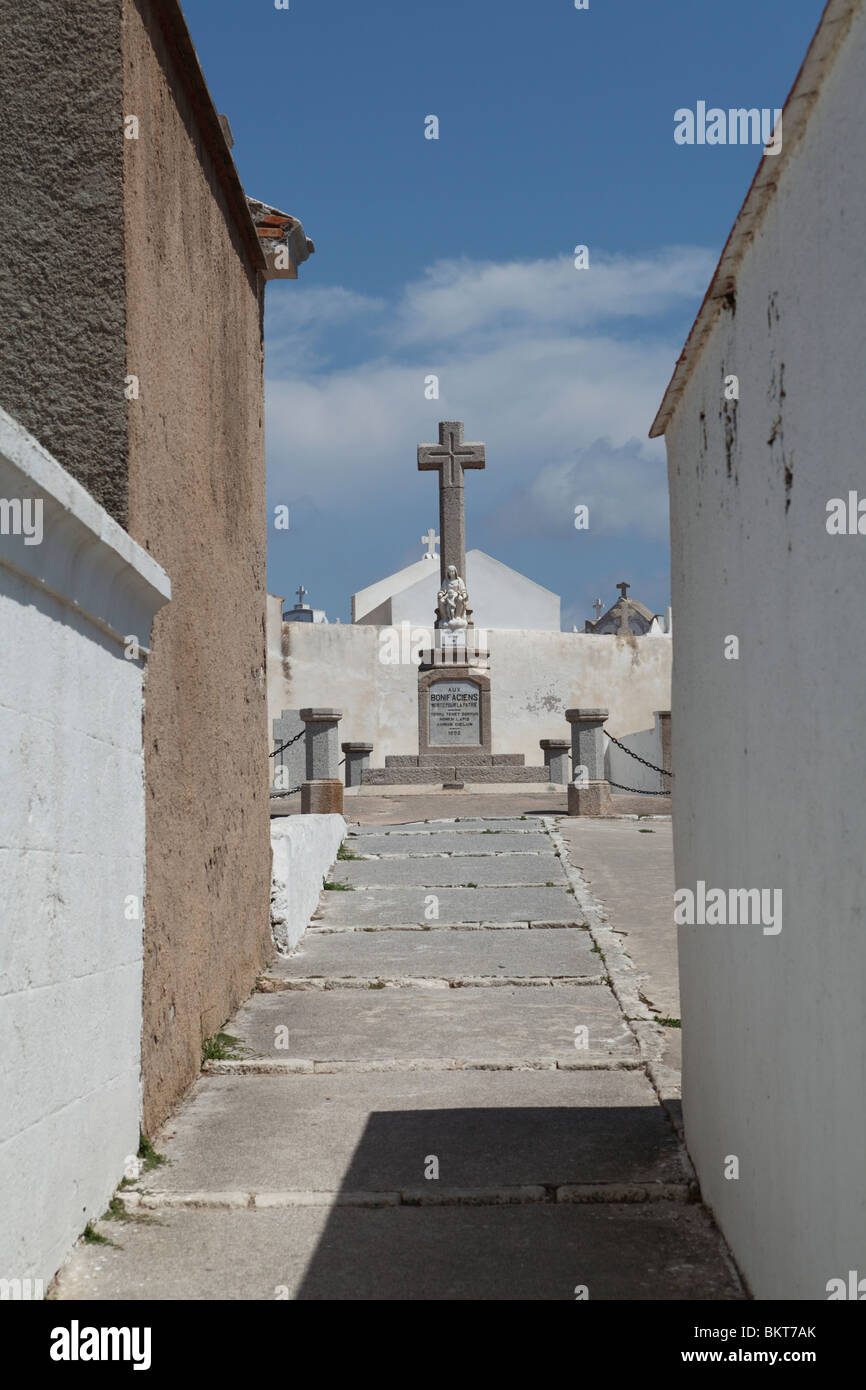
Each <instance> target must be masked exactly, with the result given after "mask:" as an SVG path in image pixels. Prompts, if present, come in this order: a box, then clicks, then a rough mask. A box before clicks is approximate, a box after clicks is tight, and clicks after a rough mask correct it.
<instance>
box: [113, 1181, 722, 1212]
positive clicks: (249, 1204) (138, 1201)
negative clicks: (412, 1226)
mask: <svg viewBox="0 0 866 1390" xmlns="http://www.w3.org/2000/svg"><path fill="white" fill-rule="evenodd" d="M695 1188H696V1185H695V1184H694V1183H689V1182H682V1183H565V1184H562V1185H557V1184H549V1183H538V1184H532V1183H525V1184H521V1185H519V1186H515V1187H489V1188H487V1187H479V1188H474V1187H473V1188H439V1187H438V1186H437V1185H435V1184H431V1186H430V1187H425V1188H407V1189H405V1190H402V1191H397V1192H305V1191H286V1192H139V1191H127V1192H126V1193H125V1194H124V1201H125V1202H126V1203H127V1205H128V1206H129V1207H130V1208H132V1209H133V1210H136V1211H165V1210H183V1209H187V1210H202V1209H204V1210H211V1211H273V1210H276V1209H280V1208H290V1207H400V1206H403V1207H445V1206H449V1207H451V1206H458V1207H470V1206H471V1207H488V1206H515V1205H523V1204H526V1203H540V1202H543V1203H546V1204H550V1205H559V1206H573V1205H575V1204H595V1205H598V1204H606V1205H611V1206H629V1205H636V1204H642V1203H645V1202H678V1203H683V1204H686V1203H691V1202H694V1201H697V1200H699V1198H698V1197H697V1195H696V1190H695Z"/></svg>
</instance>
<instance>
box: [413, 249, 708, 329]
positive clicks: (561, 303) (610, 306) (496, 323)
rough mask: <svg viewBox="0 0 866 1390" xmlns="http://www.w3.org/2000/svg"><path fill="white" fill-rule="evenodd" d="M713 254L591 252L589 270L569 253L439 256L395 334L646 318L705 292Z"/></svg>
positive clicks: (581, 325)
mask: <svg viewBox="0 0 866 1390" xmlns="http://www.w3.org/2000/svg"><path fill="white" fill-rule="evenodd" d="M712 270H713V257H712V256H711V255H710V254H709V253H708V252H706V251H704V250H701V249H698V248H695V247H683V248H676V247H672V248H668V249H666V250H664V251H662V252H659V253H658V254H656V255H652V256H636V257H635V256H632V257H629V256H604V255H602V254H599V255H595V254H593V253H592V252H591V253H590V268H589V269H588V270H575V268H574V262H573V259H572V258H571V257H568V256H560V257H557V258H556V259H554V260H539V261H528V262H523V261H511V262H507V263H505V264H496V263H493V262H487V263H485V262H477V261H468V260H457V261H439V262H437V263H436V264H435V265H433V266H431V267H430V268H429V269H428V270H427V271H426V272H425V274H424V277H423V279H421V280H419V281H417V282H415V283H413V284H409V285H407V286H406V289H405V292H404V294H403V297H402V300H401V301H400V303H399V305H398V307H397V315H396V323H395V325H394V331H395V333H396V335H397V339H398V340H399V341H401V342H403V343H419V342H424V343H427V342H441V341H445V342H447V341H450V340H452V339H454V338H457V337H465V335H467V334H471V335H474V334H476V333H477V332H478V331H479V330H483V329H491V328H496V327H500V328H502V327H505V326H506V325H507V324H522V325H525V326H529V325H533V324H535V325H543V324H562V325H564V326H566V325H570V326H571V327H572V328H585V327H588V326H590V325H591V324H594V323H599V322H602V321H603V320H605V319H610V318H623V317H639V318H648V317H651V316H653V315H657V314H662V313H665V312H667V310H668V309H670V308H671V307H674V306H676V305H678V304H681V303H682V301H683V298H684V297H694V296H696V295H700V294H702V293H703V290H704V289H705V288H706V285H707V283H708V281H709V278H710V276H711V274H712Z"/></svg>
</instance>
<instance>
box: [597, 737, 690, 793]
mask: <svg viewBox="0 0 866 1390" xmlns="http://www.w3.org/2000/svg"><path fill="white" fill-rule="evenodd" d="M604 732H605V733H606V734H607V736H608V738H609V739H610V741H611V743H615V744H616V746H617V748H621V749H622V751H623V753H628V756H629V757H630V758H634V760H635V762H636V763H643V765H644V767H648V768H651V769H652V771H653V772H660V773H661V774H662V776H663V777H673V775H674V774H673V773H672V772H669V771H668V769H667V768H666V767H656V765H655V763H648V762H647V760H646V758H639V757H638V755H637V753H633V752H632V751H631V749H630V748H626V746H625V744H624V743H620V741H619V739H618V738H614V736H613V734H612V733H610V731H609V730H608V729H605V731H604ZM610 785H611V786H613V785H614V784H613V782H611V784H610ZM626 790H629V789H628V788H626ZM656 794H657V793H655V792H652V793H649V792H648V793H647V795H648V796H649V795H653V796H655V795H656Z"/></svg>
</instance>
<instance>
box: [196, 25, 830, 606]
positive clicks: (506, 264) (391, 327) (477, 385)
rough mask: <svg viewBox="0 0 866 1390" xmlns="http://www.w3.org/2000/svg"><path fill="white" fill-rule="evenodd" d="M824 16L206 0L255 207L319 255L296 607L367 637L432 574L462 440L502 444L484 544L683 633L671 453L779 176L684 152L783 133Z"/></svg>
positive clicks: (296, 382)
mask: <svg viewBox="0 0 866 1390" xmlns="http://www.w3.org/2000/svg"><path fill="white" fill-rule="evenodd" d="M822 9H823V0H727V3H726V4H724V5H712V4H709V3H707V0H658V2H657V3H653V0H590V8H589V10H586V11H583V10H581V11H577V10H575V8H574V4H573V0H535V2H534V3H528V2H527V3H523V4H520V3H517V0H498V2H497V0H437V3H435V4H432V3H421V0H366V3H360V2H359V0H290V8H289V9H288V10H277V9H276V8H275V6H274V3H273V0H185V3H184V11H185V13H186V17H187V22H188V24H189V26H190V30H191V32H192V36H193V39H194V41H195V44H196V48H197V50H198V54H199V57H200V59H201V63H202V66H203V68H204V72H205V76H206V78H207V80H208V83H209V85H210V89H211V92H212V94H213V97H214V100H215V102H216V104H217V107H218V109H219V110H220V111H224V112H225V113H226V114H227V115H228V117H229V120H230V122H231V126H232V131H233V134H234V137H235V147H234V151H233V153H234V156H235V159H236V162H237V165H238V169H239V171H240V175H241V178H242V180H243V182H244V186H245V188H246V190H247V192H248V193H250V194H251V195H252V196H254V197H257V198H260V199H262V200H263V201H265V202H269V203H273V204H275V205H276V206H277V207H280V208H282V209H284V210H285V211H287V212H291V213H293V214H294V215H295V216H297V217H300V218H301V220H302V221H303V223H304V227H305V229H306V232H307V235H308V236H310V237H311V238H312V239H313V241H314V242H315V244H316V254H315V255H314V256H313V257H311V259H310V260H309V261H307V262H306V263H305V264H304V265H303V266H302V267H301V270H300V278H299V279H298V281H296V282H291V281H277V282H272V283H271V284H270V285H269V286H268V288H267V291H266V306H267V307H266V319H265V344H266V348H265V351H266V364H265V377H266V407H267V439H268V498H269V508H270V515H271V516H272V515H273V508H274V507H275V506H276V505H278V504H281V503H282V504H286V505H288V506H289V508H290V515H291V526H290V529H289V531H288V532H282V531H275V530H274V528H273V526H271V528H270V531H269V576H268V585H269V588H270V590H271V592H272V593H280V594H283V595H286V596H289V595H292V594H293V591H294V590H295V589H296V588H297V586H298V585H299V584H300V583H301V582H303V583H304V585H305V586H306V588H307V589H308V590H309V598H308V602H312V603H314V604H315V606H316V607H323V608H325V609H326V610H327V613H328V616H329V618H330V619H332V620H333V619H334V618H340V619H341V620H342V621H347V620H348V618H349V595H350V594H351V593H352V592H353V591H355V590H358V589H360V588H362V587H364V586H365V585H367V584H370V583H372V582H373V581H374V580H376V579H379V578H382V577H384V576H385V575H387V574H389V573H390V572H391V571H393V570H396V569H399V568H401V567H402V566H403V565H405V564H409V563H411V562H412V561H413V560H415V559H418V558H420V556H421V554H422V549H423V548H422V546H421V542H420V539H419V537H420V536H421V534H422V532H425V531H426V530H427V528H428V526H430V525H434V526H435V525H436V524H437V515H438V512H437V496H436V483H435V476H434V475H431V474H426V473H425V474H420V473H418V471H417V468H416V463H415V450H416V446H417V444H418V443H419V442H420V441H426V440H435V439H436V437H437V422H438V421H439V420H440V419H462V420H465V422H466V437H467V439H474V440H477V439H481V440H484V442H485V443H486V445H487V468H486V470H485V471H484V472H483V473H481V472H474V473H471V474H470V475H469V476H468V478H467V488H466V498H467V532H468V545H469V546H470V547H472V546H476V547H479V548H481V549H483V550H486V551H488V552H489V553H490V554H492V555H494V556H496V558H497V559H499V560H502V561H503V562H504V563H506V564H509V565H512V566H514V567H515V568H517V569H519V570H521V571H522V572H524V573H525V574H527V575H529V576H530V577H531V578H532V579H535V580H536V581H537V582H538V583H540V584H544V585H546V586H547V587H548V588H551V589H554V590H555V591H556V592H558V593H560V594H561V595H562V601H563V626H564V627H570V626H571V625H572V624H573V623H575V624H577V626H578V627H581V628H582V626H583V620H584V618H585V617H588V616H591V613H592V610H591V606H590V605H591V602H592V599H594V598H595V596H596V594H600V595H601V596H602V598H603V599H605V601H606V602H612V601H613V600H614V599H615V598H616V597H617V594H616V591H615V589H614V587H613V586H614V584H615V583H616V582H617V581H618V580H620V579H626V580H629V581H630V582H631V583H632V585H633V589H632V594H633V596H636V597H638V598H640V599H642V600H643V601H644V602H645V603H647V604H648V605H649V607H651V608H653V609H654V610H656V611H662V610H663V609H664V607H665V605H666V603H667V602H668V600H669V585H668V550H667V492H666V480H665V469H664V446H663V444H662V443H661V441H654V442H650V441H649V440H648V439H647V431H648V429H649V426H650V424H651V422H652V418H653V415H654V413H655V410H656V407H657V405H658V403H659V401H660V399H661V396H662V393H663V391H664V388H665V386H666V384H667V381H668V379H669V377H670V373H671V370H672V368H673V364H674V362H675V360H676V357H677V354H678V353H679V351H680V348H681V346H682V342H683V339H684V337H685V334H686V333H687V331H688V329H689V327H690V325H691V322H692V320H693V318H694V315H695V313H696V311H697V308H698V305H699V304H700V301H701V298H702V296H703V293H704V290H705V289H706V285H707V283H708V280H709V278H710V275H711V273H712V270H713V267H714V265H715V262H716V259H717V258H718V254H719V252H720V251H721V248H722V245H723V244H724V241H725V239H726V237H727V234H728V231H729V230H730V227H731V224H732V222H733V220H734V218H735V216H736V213H737V210H738V208H739V206H740V203H741V202H742V199H743V197H744V195H745V193H746V190H747V188H748V185H749V182H750V180H751V177H752V174H753V173H754V170H755V168H756V166H757V163H758V158H759V155H760V149H759V148H758V147H756V146H708V145H704V146H692V147H688V146H679V145H677V144H676V143H675V142H674V139H673V131H674V112H675V110H676V109H677V108H680V107H691V108H693V109H694V107H695V105H696V103H697V102H698V101H699V100H703V101H706V102H707V104H708V106H719V107H722V108H725V109H727V108H729V107H740V106H746V107H754V106H757V107H760V108H763V107H770V108H773V107H781V106H782V105H783V103H784V99H785V97H786V96H787V93H788V90H789V89H790V86H791V84H792V82H793V80H794V77H795V75H796V72H797V69H798V68H799V66H800V63H801V62H802V59H803V56H804V55H805V52H806V48H807V46H808V43H809V40H810V39H811V36H812V34H813V32H814V30H815V27H816V26H817V23H818V19H819V18H820V14H821V11H822ZM430 114H435V115H436V116H438V118H439V139H438V140H435V141H434V140H426V139H425V138H424V122H425V117H426V116H428V115H430ZM578 244H582V245H586V246H588V248H589V259H590V265H589V269H587V270H580V271H578V270H575V268H574V265H573V251H574V247H575V246H576V245H578ZM431 373H435V374H436V375H437V376H438V377H439V393H440V394H439V399H438V400H427V399H425V394H424V382H425V378H426V377H427V376H428V375H429V374H431ZM580 503H583V504H586V505H588V506H589V508H590V528H589V530H588V531H576V530H575V528H574V525H573V517H574V507H575V506H576V505H577V504H580ZM292 601H293V600H292ZM477 620H478V621H481V622H483V614H478V615H477Z"/></svg>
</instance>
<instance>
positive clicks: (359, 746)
mask: <svg viewBox="0 0 866 1390" xmlns="http://www.w3.org/2000/svg"><path fill="white" fill-rule="evenodd" d="M340 747H341V748H342V750H343V752H344V753H345V755H346V777H345V782H346V786H347V787H360V785H361V782H362V781H363V777H362V773H363V771H364V768H365V767H369V766H370V754H371V753H372V751H373V745H372V743H341V744H340Z"/></svg>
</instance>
